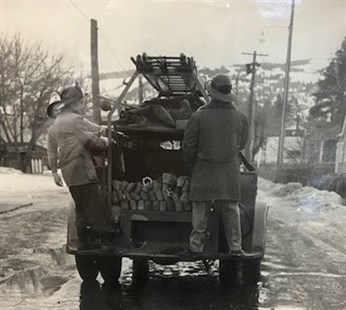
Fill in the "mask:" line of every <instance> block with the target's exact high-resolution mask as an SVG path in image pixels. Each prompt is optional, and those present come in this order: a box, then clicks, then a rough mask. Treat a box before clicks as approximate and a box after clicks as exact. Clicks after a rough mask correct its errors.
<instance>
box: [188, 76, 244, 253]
mask: <svg viewBox="0 0 346 310" xmlns="http://www.w3.org/2000/svg"><path fill="white" fill-rule="evenodd" d="M206 89H207V91H208V92H209V94H210V96H211V101H210V102H209V103H207V104H206V105H204V106H203V107H201V108H200V109H199V110H198V111H196V112H195V113H194V114H193V115H192V117H191V119H190V120H189V123H188V125H187V128H186V130H185V133H184V139H183V156H184V163H185V164H186V167H187V169H188V170H190V172H191V188H190V200H191V201H192V204H193V211H192V226H193V230H192V232H191V235H190V246H189V249H190V251H191V252H194V253H202V252H203V250H204V238H205V234H206V230H207V222H208V212H209V206H210V205H211V203H213V202H215V203H217V204H218V205H219V207H220V212H221V214H222V218H223V222H224V227H225V234H226V239H227V244H228V247H229V250H230V254H232V255H245V252H244V251H243V250H242V245H241V242H242V237H241V229H240V214H239V207H238V201H239V200H240V184H239V176H240V162H239V157H238V153H239V151H240V150H241V149H243V148H244V146H245V143H246V140H247V135H248V125H247V120H246V116H245V115H244V114H243V113H241V112H240V111H238V109H237V108H236V107H235V106H234V104H233V103H232V101H233V95H232V93H231V89H232V85H231V82H230V79H229V78H228V76H226V75H224V74H218V75H216V76H215V77H214V78H213V79H212V80H211V81H208V82H207V83H206Z"/></svg>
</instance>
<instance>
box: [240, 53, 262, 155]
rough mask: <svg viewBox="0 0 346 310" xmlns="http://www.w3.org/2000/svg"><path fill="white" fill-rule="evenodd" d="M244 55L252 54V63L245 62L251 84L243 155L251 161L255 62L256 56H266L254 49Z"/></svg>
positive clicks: (253, 131) (254, 106) (254, 107)
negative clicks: (248, 125)
mask: <svg viewBox="0 0 346 310" xmlns="http://www.w3.org/2000/svg"><path fill="white" fill-rule="evenodd" d="M242 54H244V55H252V63H250V64H246V73H247V74H249V73H252V76H251V84H250V98H249V104H248V120H249V122H250V132H249V139H248V143H247V144H246V147H245V155H246V157H247V158H248V159H249V160H250V161H253V159H254V158H253V157H254V154H253V148H254V142H255V141H254V140H255V128H254V127H255V114H256V105H255V100H254V99H255V94H254V90H255V81H256V67H258V66H260V64H259V63H257V62H256V57H257V56H268V55H267V54H258V53H257V52H256V51H254V52H253V53H242Z"/></svg>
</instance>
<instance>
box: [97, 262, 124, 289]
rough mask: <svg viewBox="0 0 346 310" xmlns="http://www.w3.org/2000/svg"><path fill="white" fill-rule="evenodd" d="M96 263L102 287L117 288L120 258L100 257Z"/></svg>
mask: <svg viewBox="0 0 346 310" xmlns="http://www.w3.org/2000/svg"><path fill="white" fill-rule="evenodd" d="M97 262H98V266H99V269H100V273H101V276H102V278H103V280H104V285H106V286H107V287H114V286H117V285H118V284H119V282H118V279H119V277H120V273H121V257H109V256H108V257H107V256H105V257H100V258H98V259H97Z"/></svg>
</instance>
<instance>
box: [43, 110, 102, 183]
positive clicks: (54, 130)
mask: <svg viewBox="0 0 346 310" xmlns="http://www.w3.org/2000/svg"><path fill="white" fill-rule="evenodd" d="M93 131H96V130H93ZM93 131H92V130H90V124H88V123H87V122H86V121H85V119H84V117H83V116H82V115H80V114H78V113H75V112H72V111H69V110H66V111H62V112H61V113H60V114H59V115H58V116H57V118H56V120H55V121H54V124H53V125H52V126H51V127H50V128H49V130H48V161H49V165H50V167H51V169H52V171H53V172H54V171H57V161H58V157H59V165H60V168H61V172H62V175H63V178H64V180H65V183H66V185H67V186H76V185H84V184H89V183H95V182H97V175H96V170H95V167H94V163H93V160H92V155H100V154H102V153H103V152H105V150H106V147H107V145H106V142H105V141H104V140H102V139H101V138H100V137H98V136H97V135H96V134H95V133H94V132H93ZM58 149H59V156H58Z"/></svg>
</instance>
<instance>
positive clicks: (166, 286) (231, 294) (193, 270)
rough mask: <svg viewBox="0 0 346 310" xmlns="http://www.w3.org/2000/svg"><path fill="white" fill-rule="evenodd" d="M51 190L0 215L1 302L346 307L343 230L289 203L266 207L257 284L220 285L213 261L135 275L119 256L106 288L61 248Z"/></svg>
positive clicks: (17, 305) (29, 309)
mask: <svg viewBox="0 0 346 310" xmlns="http://www.w3.org/2000/svg"><path fill="white" fill-rule="evenodd" d="M262 195H263V193H262ZM55 198H56V199H53V200H50V202H49V203H47V201H46V199H45V198H44V197H39V198H37V201H35V204H34V206H32V207H30V208H26V209H25V210H21V211H16V212H14V213H13V214H10V215H6V216H4V215H2V216H1V217H0V222H1V225H0V234H1V239H0V240H1V244H0V245H1V251H0V262H1V270H0V309H6V310H7V309H8V310H10V309H19V310H20V309H25V310H33V309H35V310H36V309H84V310H85V309H88V310H91V309H101V310H111V309H129V310H130V309H131V310H132V309H167V310H177V309H220V310H221V309H246V310H247V309H259V310H264V309H278V310H280V309H281V310H283V309H287V310H300V309H313V310H318V309H337V310H339V309H340V310H341V309H346V301H345V295H346V289H345V288H346V285H345V284H346V250H345V244H342V243H341V242H340V240H342V238H343V236H342V234H343V232H340V234H341V239H340V236H339V239H338V240H337V239H335V238H331V236H329V235H328V233H323V229H322V228H321V227H322V226H318V225H317V224H316V225H317V226H316V230H311V228H310V229H309V228H308V227H306V226H305V225H304V221H303V220H302V219H299V217H298V218H297V217H294V216H293V214H290V212H291V211H290V210H288V209H287V208H286V209H285V212H284V211H283V210H280V209H279V207H278V208H274V207H272V209H271V210H270V213H269V222H268V231H267V247H266V254H265V259H264V260H263V261H262V272H261V274H262V275H261V282H259V283H258V285H257V286H256V287H254V288H247V287H244V286H243V285H242V284H241V282H240V283H238V284H237V285H235V286H233V287H223V286H222V285H221V284H220V282H219V280H218V265H217V262H215V264H214V266H213V268H212V270H211V274H207V272H206V271H205V269H204V266H203V264H202V263H201V262H197V263H178V264H176V265H172V266H161V265H157V264H154V263H151V264H150V278H149V280H148V281H147V282H146V283H135V282H133V281H132V264H131V261H130V260H129V259H123V268H122V273H121V277H120V286H119V287H118V288H115V289H114V288H113V289H109V288H103V287H102V279H101V278H98V281H94V282H89V283H87V282H82V281H81V280H80V278H79V276H78V275H77V272H76V269H75V265H74V259H73V256H70V255H67V254H66V253H65V251H64V243H65V237H66V216H67V215H66V213H67V210H66V206H67V201H68V195H63V194H60V196H58V197H55ZM269 200H270V199H269ZM278 202H280V203H281V204H282V201H281V200H280V199H276V198H271V200H270V203H271V204H272V205H274V206H275V204H277V203H278ZM286 207H287V206H286ZM292 210H293V209H292ZM292 212H293V211H292ZM288 219H290V220H288ZM322 224H323V223H322ZM328 231H329V234H330V233H331V231H332V228H331V229H329V230H328Z"/></svg>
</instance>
